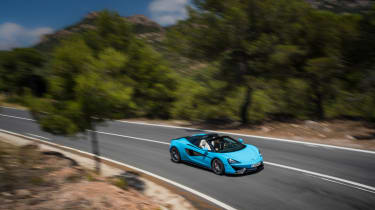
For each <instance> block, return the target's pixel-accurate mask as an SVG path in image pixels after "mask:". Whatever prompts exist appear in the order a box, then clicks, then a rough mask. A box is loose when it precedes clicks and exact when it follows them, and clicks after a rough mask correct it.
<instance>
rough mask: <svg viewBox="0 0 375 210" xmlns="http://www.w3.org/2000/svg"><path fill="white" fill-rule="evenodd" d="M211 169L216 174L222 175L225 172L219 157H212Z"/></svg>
mask: <svg viewBox="0 0 375 210" xmlns="http://www.w3.org/2000/svg"><path fill="white" fill-rule="evenodd" d="M211 169H212V171H213V172H214V173H215V174H217V175H223V174H224V173H225V169H224V164H223V163H222V162H221V161H220V160H219V159H214V160H213V161H212V163H211Z"/></svg>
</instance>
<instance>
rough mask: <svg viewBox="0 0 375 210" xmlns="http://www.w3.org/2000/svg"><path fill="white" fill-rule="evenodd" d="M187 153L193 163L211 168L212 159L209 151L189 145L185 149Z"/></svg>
mask: <svg viewBox="0 0 375 210" xmlns="http://www.w3.org/2000/svg"><path fill="white" fill-rule="evenodd" d="M185 152H186V154H187V156H188V158H189V159H190V161H191V162H193V163H195V164H199V165H203V166H205V167H209V166H210V162H211V161H210V160H211V159H210V157H209V153H210V152H209V151H208V152H207V151H205V150H203V149H201V148H199V147H197V146H195V145H193V144H188V145H187V146H186V148H185Z"/></svg>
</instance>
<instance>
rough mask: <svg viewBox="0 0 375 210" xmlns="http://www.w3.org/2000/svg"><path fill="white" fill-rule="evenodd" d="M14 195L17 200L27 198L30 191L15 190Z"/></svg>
mask: <svg viewBox="0 0 375 210" xmlns="http://www.w3.org/2000/svg"><path fill="white" fill-rule="evenodd" d="M15 194H16V196H17V198H27V197H30V196H31V192H30V190H26V189H20V190H16V191H15Z"/></svg>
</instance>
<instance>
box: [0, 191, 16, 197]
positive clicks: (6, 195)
mask: <svg viewBox="0 0 375 210" xmlns="http://www.w3.org/2000/svg"><path fill="white" fill-rule="evenodd" d="M1 196H4V197H12V196H13V195H12V194H10V193H8V192H2V193H1Z"/></svg>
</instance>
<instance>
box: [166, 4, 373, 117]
mask: <svg viewBox="0 0 375 210" xmlns="http://www.w3.org/2000/svg"><path fill="white" fill-rule="evenodd" d="M189 14H190V15H189V18H188V19H187V20H185V21H181V22H179V23H178V24H177V25H176V26H174V27H172V29H171V30H170V31H169V32H168V39H167V41H166V44H167V45H169V48H170V50H173V51H174V52H177V53H179V54H180V55H182V56H185V57H188V58H193V59H196V60H200V61H201V62H202V63H205V64H206V65H205V67H204V68H203V69H200V70H199V72H198V71H197V70H196V71H195V72H198V73H192V80H193V81H192V82H183V83H182V87H180V89H181V91H184V90H186V89H187V88H188V87H185V86H191V85H194V86H195V87H197V88H200V90H199V91H196V92H195V91H190V92H189V93H188V95H187V97H188V98H190V99H191V100H187V99H186V98H185V96H184V98H181V99H179V100H178V102H177V103H178V104H177V106H176V111H175V112H174V114H175V117H178V118H187V119H196V118H200V119H202V118H203V119H205V120H213V119H215V120H216V121H223V120H224V121H228V120H229V121H230V120H232V121H233V120H234V121H236V120H241V121H242V122H243V123H248V122H256V121H262V120H266V119H280V118H281V119H289V118H300V119H306V118H310V119H325V118H327V117H328V118H332V117H343V116H344V117H355V118H358V117H359V118H363V119H368V120H374V119H375V109H373V108H371V107H375V104H374V102H375V100H374V99H375V98H374V93H375V91H374V84H375V83H374V78H375V77H374V52H375V48H374V37H375V33H374V32H375V31H374V23H375V19H374V14H375V7H373V8H372V10H370V11H369V12H366V13H363V14H349V13H334V12H330V11H323V10H318V9H314V8H312V7H311V5H309V4H307V3H306V2H305V1H303V0H278V1H276V0H264V1H256V0H247V1H242V0H228V1H220V2H217V1H211V0H195V1H194V7H192V8H190V9H189ZM207 66H211V67H207ZM210 69H211V71H210ZM212 69H213V70H212ZM202 72H204V73H205V75H206V77H204V79H202V78H203V77H202V76H197V75H199V74H202ZM193 82H194V83H195V84H194V83H193ZM202 96H203V97H202ZM193 99H194V100H193ZM181 101H184V103H182V102H181ZM180 106H183V107H185V108H190V109H192V110H193V111H189V112H183V111H182V109H181V107H180ZM185 108H184V109H185Z"/></svg>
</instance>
